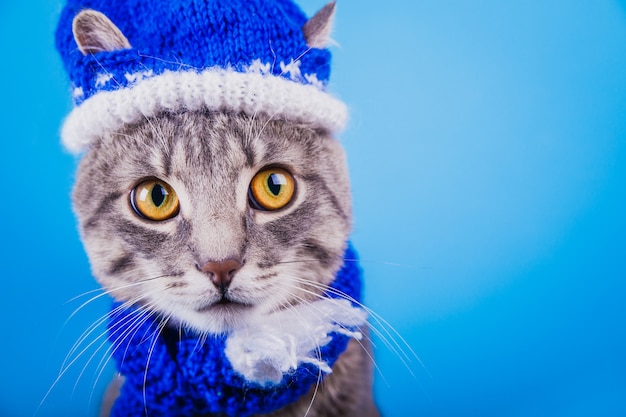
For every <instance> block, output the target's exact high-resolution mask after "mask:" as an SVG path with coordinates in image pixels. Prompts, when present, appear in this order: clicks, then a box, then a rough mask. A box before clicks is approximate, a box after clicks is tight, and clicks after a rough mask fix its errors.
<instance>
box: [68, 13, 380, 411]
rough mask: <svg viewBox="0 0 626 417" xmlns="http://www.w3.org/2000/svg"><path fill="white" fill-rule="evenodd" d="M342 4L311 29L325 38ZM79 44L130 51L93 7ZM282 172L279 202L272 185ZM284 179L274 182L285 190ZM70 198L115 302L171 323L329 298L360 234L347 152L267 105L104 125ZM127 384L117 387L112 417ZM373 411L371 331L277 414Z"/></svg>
mask: <svg viewBox="0 0 626 417" xmlns="http://www.w3.org/2000/svg"><path fill="white" fill-rule="evenodd" d="M333 11H334V4H331V5H330V7H326V8H325V9H323V11H322V12H320V13H319V14H318V15H317V16H316V17H315V18H314V19H311V22H312V23H311V24H309V25H308V26H307V27H305V32H306V33H305V35H306V36H307V39H309V40H310V42H311V43H320V42H325V40H324V39H326V37H327V36H328V32H329V26H330V20H331V18H332V13H333ZM74 36H75V39H76V42H77V44H78V46H79V49H80V51H81V52H83V53H85V54H88V53H93V52H97V51H102V50H104V51H112V50H116V49H122V48H127V47H128V46H129V45H128V42H127V40H126V39H125V37H124V35H123V34H122V33H121V32H120V31H119V29H117V27H115V25H113V23H111V22H110V21H109V20H108V19H107V18H106V16H104V15H102V14H99V13H97V12H93V11H87V12H83V13H81V14H80V15H79V16H78V17H77V18H76V19H75V20H74ZM270 175H274V176H277V178H280V179H281V181H280V187H282V188H281V192H280V195H279V196H278V197H277V196H276V195H273V194H272V191H273V190H272V189H271V187H270V189H269V193H268V189H267V187H264V186H263V184H267V178H268V176H270ZM277 186H278V184H277ZM73 205H74V209H75V212H76V214H77V217H78V220H79V226H80V233H81V237H82V240H83V242H84V245H85V247H86V250H87V253H88V255H89V259H90V262H91V266H92V271H93V274H94V276H95V277H96V278H97V280H98V281H99V282H100V283H101V285H102V286H103V287H104V289H105V290H106V291H107V292H108V293H109V294H110V295H112V296H113V297H114V298H115V299H117V300H120V301H126V302H128V303H132V304H138V305H141V306H143V307H144V308H147V309H150V310H153V311H155V312H158V313H159V314H160V315H162V316H165V317H169V322H168V325H169V326H173V327H181V326H184V327H188V328H192V329H195V330H196V331H198V332H200V333H222V332H228V331H229V330H231V329H233V328H234V327H236V326H238V325H239V324H241V323H245V322H246V321H247V320H249V319H250V318H251V317H253V316H258V315H262V314H266V313H269V312H272V311H275V310H277V309H281V308H285V307H286V306H290V305H296V304H301V303H307V302H310V301H313V300H316V299H318V298H319V297H321V294H322V293H323V290H324V288H325V286H326V285H327V284H329V283H330V282H332V281H333V279H334V277H335V274H336V272H337V271H338V269H339V268H340V266H341V265H342V263H343V259H342V256H343V253H344V250H345V245H346V241H347V240H348V236H349V233H350V229H351V220H352V217H351V200H350V187H349V180H348V175H347V169H346V163H345V156H344V152H343V149H342V147H341V146H340V144H339V143H338V142H337V141H336V140H335V139H334V138H333V137H331V135H330V133H328V131H326V130H324V129H318V128H314V127H311V126H310V125H307V124H305V123H297V122H293V121H288V120H283V119H280V118H275V117H271V116H268V115H267V114H263V113H258V114H254V115H247V114H245V113H237V112H229V111H180V112H170V113H162V114H159V115H157V116H155V117H146V118H145V119H144V120H142V121H140V122H138V123H130V124H127V125H125V126H124V127H123V128H121V129H118V130H116V131H113V132H106V133H103V134H102V135H101V136H100V137H99V138H98V139H97V140H96V141H95V142H94V143H93V144H91V146H90V147H89V149H88V150H87V151H86V153H85V154H84V156H83V157H82V160H81V161H80V165H79V168H78V172H77V176H76V183H75V188H74V191H73ZM122 383H123V381H122V380H121V378H117V379H116V380H115V381H114V382H113V383H112V384H111V386H110V388H109V391H108V394H107V398H106V400H105V401H104V405H103V408H102V416H108V414H109V412H110V408H111V406H112V402H113V401H114V399H115V397H116V395H117V393H118V392H119V387H120V384H122ZM305 415H307V416H309V417H315V416H327V417H330V416H359V417H368V416H377V415H378V411H377V409H376V406H375V405H374V401H373V399H372V359H371V354H370V352H369V342H368V340H367V337H365V338H364V339H363V340H361V341H357V340H351V341H350V343H349V346H348V348H347V350H346V351H345V352H344V353H343V354H342V355H341V356H340V357H339V359H338V360H337V362H336V363H335V365H334V367H333V372H332V374H329V375H328V376H326V377H325V379H324V380H323V383H322V384H321V385H320V386H319V387H317V386H314V387H312V388H311V390H310V392H309V393H308V394H307V395H305V396H304V397H302V398H300V399H299V400H298V401H297V402H295V403H292V404H290V405H288V406H287V407H285V408H283V409H281V410H278V411H276V412H274V413H272V414H271V416H285V417H286V416H305Z"/></svg>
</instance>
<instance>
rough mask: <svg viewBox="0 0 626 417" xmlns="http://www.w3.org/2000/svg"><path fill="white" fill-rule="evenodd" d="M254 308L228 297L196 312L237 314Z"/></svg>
mask: <svg viewBox="0 0 626 417" xmlns="http://www.w3.org/2000/svg"><path fill="white" fill-rule="evenodd" d="M250 308H252V304H246V303H242V302H239V301H235V300H232V299H230V298H228V297H226V296H224V297H222V298H220V300H219V301H217V302H214V303H211V304H207V305H205V306H202V307H200V308H197V309H196V311H198V312H200V313H207V312H218V311H219V312H221V313H237V312H241V311H244V310H247V309H250Z"/></svg>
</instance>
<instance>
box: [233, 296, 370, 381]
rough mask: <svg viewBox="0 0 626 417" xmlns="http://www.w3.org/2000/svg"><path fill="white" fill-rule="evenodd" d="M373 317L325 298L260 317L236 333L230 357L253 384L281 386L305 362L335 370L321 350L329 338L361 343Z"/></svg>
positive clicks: (239, 370)
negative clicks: (332, 335)
mask: <svg viewBox="0 0 626 417" xmlns="http://www.w3.org/2000/svg"><path fill="white" fill-rule="evenodd" d="M366 319H367V313H366V312H365V311H363V310H362V309H360V308H356V307H353V306H352V304H351V303H350V302H349V301H347V300H338V299H324V300H318V301H314V302H312V303H309V304H300V305H297V306H294V307H291V308H288V309H285V310H281V311H278V312H274V313H272V314H269V315H267V316H264V317H259V318H257V319H256V320H253V321H251V322H249V323H247V324H246V325H245V327H242V328H238V329H236V330H235V331H233V332H232V333H231V334H230V335H229V337H228V339H227V341H226V350H225V353H226V357H227V358H228V360H229V361H230V363H231V365H232V366H233V369H234V370H235V371H237V372H238V373H240V374H241V375H243V376H244V377H245V378H246V379H247V380H248V381H250V382H256V383H258V384H261V385H268V384H276V383H279V382H280V381H281V380H282V378H283V375H284V374H285V373H287V372H290V371H293V370H295V369H296V368H297V367H298V365H299V364H302V363H311V364H313V365H315V366H316V367H317V368H319V369H320V370H321V371H322V372H324V373H330V372H332V370H331V369H330V366H329V365H328V364H327V363H326V362H324V361H323V360H321V359H320V358H319V357H318V352H317V349H319V348H320V347H322V346H325V345H326V344H328V343H329V342H330V340H331V339H330V337H329V334H330V333H332V332H337V333H342V334H344V335H346V336H349V337H353V338H355V339H361V337H362V335H361V332H359V331H358V328H359V327H360V326H362V325H363V324H365V321H366Z"/></svg>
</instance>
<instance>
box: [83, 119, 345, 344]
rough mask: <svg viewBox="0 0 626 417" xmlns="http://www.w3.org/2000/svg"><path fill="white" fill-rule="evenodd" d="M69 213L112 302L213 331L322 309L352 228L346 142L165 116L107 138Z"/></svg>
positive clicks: (90, 161)
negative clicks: (316, 306) (317, 305)
mask: <svg viewBox="0 0 626 417" xmlns="http://www.w3.org/2000/svg"><path fill="white" fill-rule="evenodd" d="M73 204H74V209H75V212H76V213H77V216H78V219H79V226H80V232H81V237H82V239H83V242H84V244H85V247H86V250H87V253H88V255H89V258H90V262H91V266H92V270H93V274H94V275H95V277H96V278H97V280H98V281H99V282H100V283H101V284H102V286H103V287H104V288H105V289H106V290H107V291H109V292H110V294H111V295H112V296H113V297H114V298H116V299H118V300H120V301H127V302H129V303H133V304H137V305H140V306H142V307H143V308H146V309H148V310H150V311H153V312H154V313H158V314H160V315H161V316H163V317H164V318H167V319H169V320H170V323H174V324H176V325H180V326H183V327H190V328H192V329H195V330H196V331H199V332H210V333H221V332H227V331H229V330H230V329H232V328H234V327H236V326H237V325H238V324H240V323H242V322H245V321H246V320H247V319H248V318H249V317H251V316H252V315H258V314H264V313H267V312H270V311H273V310H277V309H281V308H284V307H286V306H288V305H292V304H297V303H301V302H306V301H307V300H312V299H314V298H315V297H316V294H320V293H321V285H324V284H328V283H330V282H331V281H332V280H333V278H334V274H335V273H336V271H337V270H338V268H339V267H340V266H341V264H342V255H343V251H344V248H345V243H346V240H347V238H348V233H349V231H350V225H351V207H350V193H349V184H348V177H347V170H346V166H345V158H344V154H343V151H342V149H341V147H340V145H339V144H338V142H337V141H335V140H334V139H333V138H331V137H330V136H328V135H327V134H326V133H324V132H321V131H316V130H312V129H310V128H307V127H306V126H302V125H295V124H292V123H288V122H285V121H281V120H270V119H269V118H267V117H264V116H261V115H256V116H255V117H250V116H246V115H240V114H224V113H205V112H188V113H180V114H168V115H162V116H159V117H156V118H151V119H146V120H145V121H144V122H142V123H139V124H136V125H132V126H126V127H125V128H123V129H122V130H121V131H118V132H115V133H111V134H107V135H106V136H104V137H102V138H101V139H100V140H99V141H98V142H96V143H95V144H94V146H93V147H92V148H91V149H90V150H89V151H88V152H87V154H86V155H85V156H84V157H83V159H82V160H81V163H80V166H79V169H78V172H77V179H76V184H75V188H74V192H73ZM320 284H321V285H320Z"/></svg>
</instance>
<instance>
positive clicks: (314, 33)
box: [302, 1, 335, 49]
mask: <svg viewBox="0 0 626 417" xmlns="http://www.w3.org/2000/svg"><path fill="white" fill-rule="evenodd" d="M334 16H335V2H334V1H331V2H330V3H328V4H327V5H326V6H324V7H323V8H322V9H321V10H320V11H319V12H317V13H316V14H315V16H313V17H312V18H311V19H309V21H308V22H306V23H305V24H304V26H302V32H303V33H304V39H305V40H306V44H307V45H308V46H310V47H311V48H320V49H321V48H325V47H326V46H328V44H329V43H330V42H331V40H330V31H331V29H332V26H333V17H334Z"/></svg>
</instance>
